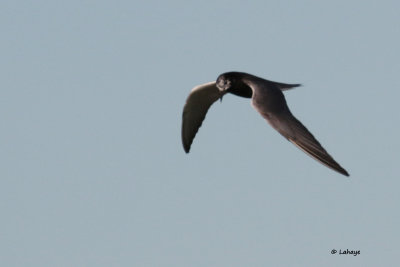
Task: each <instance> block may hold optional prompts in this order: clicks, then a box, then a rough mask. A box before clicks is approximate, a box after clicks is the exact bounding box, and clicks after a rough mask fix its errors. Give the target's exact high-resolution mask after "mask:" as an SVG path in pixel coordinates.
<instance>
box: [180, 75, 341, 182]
mask: <svg viewBox="0 0 400 267" xmlns="http://www.w3.org/2000/svg"><path fill="white" fill-rule="evenodd" d="M298 86H300V84H285V83H278V82H273V81H268V80H265V79H262V78H259V77H256V76H254V75H251V74H247V73H242V72H227V73H224V74H221V75H220V76H219V77H218V79H217V81H216V82H210V83H206V84H203V85H199V86H197V87H195V88H193V90H192V92H191V93H190V94H189V96H188V98H187V100H186V104H185V107H184V108H183V115H182V143H183V148H184V149H185V151H186V153H189V150H190V146H191V144H192V142H193V139H194V137H195V135H196V133H197V131H198V129H199V128H200V126H201V124H202V122H203V120H204V118H205V116H206V113H207V111H208V109H209V108H210V106H211V105H212V104H213V103H214V102H215V101H217V100H218V99H220V98H221V99H222V97H223V96H224V94H226V93H232V94H234V95H237V96H241V97H245V98H251V104H252V106H253V107H254V108H255V109H256V110H257V111H258V112H259V113H260V114H261V116H262V117H263V118H264V119H266V120H267V122H268V123H269V124H270V125H271V126H272V127H273V128H274V129H275V130H277V131H278V132H279V133H280V134H281V135H282V136H283V137H285V138H286V139H288V140H289V141H290V142H292V143H293V144H295V145H296V146H297V147H299V148H300V149H301V150H303V151H304V152H305V153H307V154H308V155H310V156H311V157H313V158H314V159H316V160H318V161H319V162H320V163H322V164H324V165H325V166H327V167H329V168H331V169H333V170H335V171H337V172H339V173H341V174H343V175H346V176H349V174H348V172H347V171H346V170H345V169H343V168H342V167H341V166H340V165H339V164H338V163H337V162H336V161H335V160H334V159H333V158H332V157H331V156H330V155H329V154H328V152H326V150H325V149H324V148H323V147H322V146H321V144H320V143H319V142H318V141H317V139H315V137H314V136H313V135H312V134H311V133H310V132H309V131H308V130H307V128H306V127H305V126H304V125H303V124H302V123H301V122H300V121H299V120H297V119H296V118H295V117H294V116H293V115H292V113H291V112H290V110H289V107H288V106H287V104H286V100H285V97H284V95H283V93H282V91H285V90H289V89H291V88H294V87H298Z"/></svg>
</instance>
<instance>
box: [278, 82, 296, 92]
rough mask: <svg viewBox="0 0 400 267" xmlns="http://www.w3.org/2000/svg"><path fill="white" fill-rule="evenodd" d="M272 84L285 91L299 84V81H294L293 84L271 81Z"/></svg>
mask: <svg viewBox="0 0 400 267" xmlns="http://www.w3.org/2000/svg"><path fill="white" fill-rule="evenodd" d="M272 83H273V84H274V85H276V86H278V87H279V89H281V90H282V91H286V90H289V89H292V88H295V87H299V86H301V84H300V83H295V84H288V83H277V82H272Z"/></svg>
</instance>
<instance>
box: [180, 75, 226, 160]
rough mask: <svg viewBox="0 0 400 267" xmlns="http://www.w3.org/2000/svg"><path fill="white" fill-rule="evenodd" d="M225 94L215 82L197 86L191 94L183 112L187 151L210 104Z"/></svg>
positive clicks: (184, 141)
mask: <svg viewBox="0 0 400 267" xmlns="http://www.w3.org/2000/svg"><path fill="white" fill-rule="evenodd" d="M222 96H223V92H221V91H220V90H219V89H218V88H217V86H216V84H215V82H209V83H206V84H202V85H199V86H196V87H195V88H193V89H192V91H191V93H190V94H189V96H188V98H187V100H186V104H185V107H184V108H183V114H182V144H183V148H184V149H185V152H186V153H189V150H190V145H191V144H192V142H193V139H194V137H195V136H196V133H197V131H198V130H199V128H200V126H201V124H202V122H203V120H204V118H205V117H206V114H207V111H208V109H209V108H210V106H211V105H212V104H213V103H214V102H215V101H217V100H218V99H219V98H220V97H222Z"/></svg>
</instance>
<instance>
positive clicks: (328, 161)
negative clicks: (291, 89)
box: [260, 110, 349, 176]
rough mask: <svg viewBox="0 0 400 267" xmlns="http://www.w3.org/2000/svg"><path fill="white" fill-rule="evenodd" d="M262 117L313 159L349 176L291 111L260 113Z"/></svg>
mask: <svg viewBox="0 0 400 267" xmlns="http://www.w3.org/2000/svg"><path fill="white" fill-rule="evenodd" d="M260 113H261V115H262V116H263V117H264V118H265V119H266V120H267V121H268V122H269V123H270V124H271V126H272V127H274V128H275V129H276V130H277V131H278V132H279V133H280V134H281V135H283V136H284V137H285V138H286V139H288V140H289V141H290V142H292V143H293V144H295V145H296V146H297V147H298V148H300V149H301V150H303V151H304V152H305V153H307V154H308V155H309V156H311V157H313V158H314V159H316V160H317V161H319V162H320V163H322V164H324V165H325V166H327V167H329V168H331V169H333V170H335V171H337V172H339V173H341V174H343V175H346V176H349V174H348V172H347V171H346V170H345V169H343V168H342V167H341V166H340V165H339V164H338V163H337V162H336V161H335V160H334V159H333V158H332V157H331V156H330V155H329V154H328V152H326V150H325V149H324V148H323V147H322V146H321V144H320V143H319V142H318V141H317V139H315V137H314V136H313V135H312V134H311V133H310V131H308V130H307V128H306V127H305V126H304V125H303V124H302V123H301V122H300V121H299V120H297V119H296V118H295V117H294V116H293V115H292V114H291V112H290V111H289V110H287V111H285V112H282V113H281V114H278V115H276V114H266V113H264V114H263V113H262V112H260Z"/></svg>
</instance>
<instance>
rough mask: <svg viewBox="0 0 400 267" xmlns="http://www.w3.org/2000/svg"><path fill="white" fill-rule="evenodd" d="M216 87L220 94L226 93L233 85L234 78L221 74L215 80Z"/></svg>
mask: <svg viewBox="0 0 400 267" xmlns="http://www.w3.org/2000/svg"><path fill="white" fill-rule="evenodd" d="M216 84H217V87H218V89H219V90H220V91H221V92H224V93H227V92H228V91H229V90H230V89H232V87H233V86H234V84H235V78H234V77H231V76H230V75H226V74H221V75H220V76H219V77H218V78H217V83H216Z"/></svg>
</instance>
